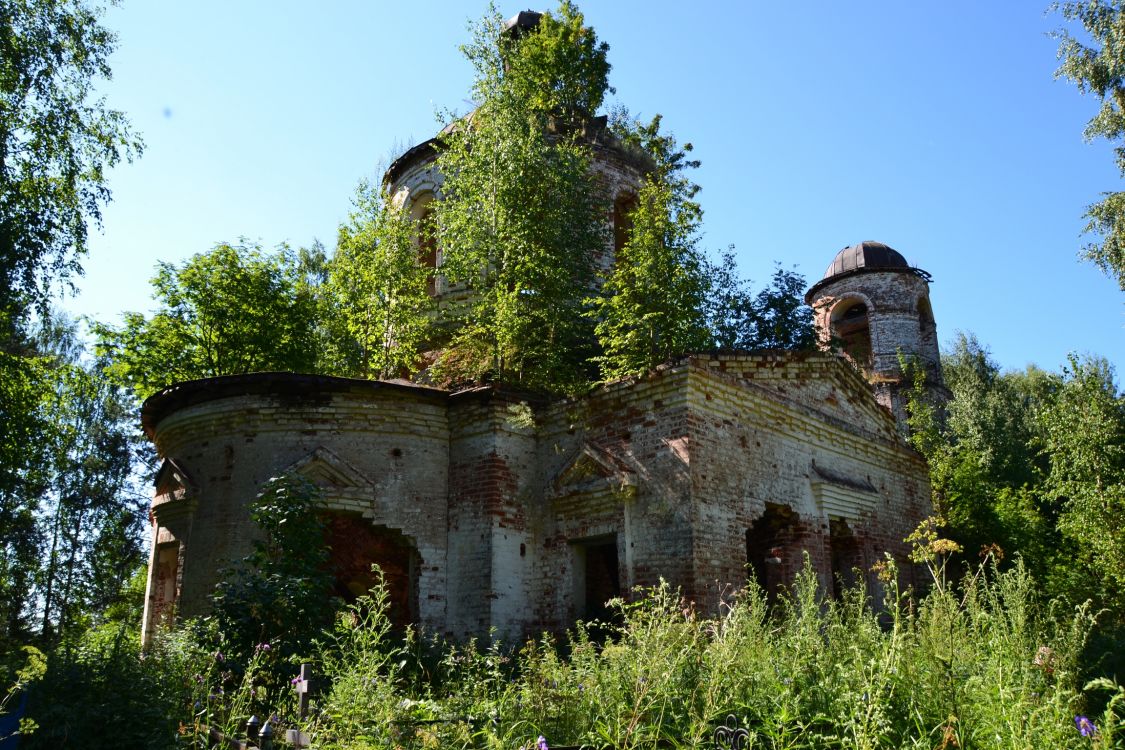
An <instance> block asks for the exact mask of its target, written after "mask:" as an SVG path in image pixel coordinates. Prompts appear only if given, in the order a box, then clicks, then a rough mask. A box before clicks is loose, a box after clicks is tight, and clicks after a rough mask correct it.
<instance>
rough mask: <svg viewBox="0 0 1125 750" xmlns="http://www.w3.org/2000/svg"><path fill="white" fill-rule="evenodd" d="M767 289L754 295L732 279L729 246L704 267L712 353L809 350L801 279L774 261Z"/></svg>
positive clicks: (809, 322)
mask: <svg viewBox="0 0 1125 750" xmlns="http://www.w3.org/2000/svg"><path fill="white" fill-rule="evenodd" d="M774 265H775V268H774V272H773V276H772V277H771V279H770V285H769V286H768V287H766V288H764V289H761V290H759V291H758V292H757V293H756V294H755V293H754V292H753V291H752V290H751V288H750V283H749V282H748V281H746V280H745V279H742V278H740V277H739V276H738V273H737V269H736V268H735V262H734V251H733V248H731V249H729V250H727V251H726V252H724V253H723V254H722V255H721V256H720V259H719V263H717V264H709V265H708V274H707V275H708V277H709V278H710V280H711V289H710V292H709V294H708V298H707V319H708V325H709V327H710V328H711V332H712V337H713V339H714V346H715V348H717V349H740V350H754V349H785V350H789V351H796V350H803V349H812V348H813V347H815V346H816V329H815V327H814V326H813V312H812V308H811V307H809V306H808V305H806V304H805V302H804V293H805V287H806V286H807V285H806V283H805V277H804V276H802V275H801V274H800V273H798V272H797V271H796V270H795V269H786V268H783V267H782V265H781V264H780V263H775V264H774Z"/></svg>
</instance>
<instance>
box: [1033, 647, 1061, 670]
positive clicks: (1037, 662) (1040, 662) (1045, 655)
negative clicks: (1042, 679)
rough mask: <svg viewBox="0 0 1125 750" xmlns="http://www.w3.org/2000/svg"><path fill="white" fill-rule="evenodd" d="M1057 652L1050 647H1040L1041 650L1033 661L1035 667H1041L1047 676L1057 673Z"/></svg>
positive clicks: (1036, 653)
mask: <svg viewBox="0 0 1125 750" xmlns="http://www.w3.org/2000/svg"><path fill="white" fill-rule="evenodd" d="M1054 661H1055V652H1054V651H1053V650H1052V649H1051V647H1050V646H1040V647H1039V650H1038V651H1036V652H1035V658H1034V659H1032V660H1031V663H1032V665H1033V666H1036V667H1039V668H1040V669H1042V670H1043V671H1044V672H1046V673H1047V674H1051V673H1052V672H1054V671H1055V667H1054Z"/></svg>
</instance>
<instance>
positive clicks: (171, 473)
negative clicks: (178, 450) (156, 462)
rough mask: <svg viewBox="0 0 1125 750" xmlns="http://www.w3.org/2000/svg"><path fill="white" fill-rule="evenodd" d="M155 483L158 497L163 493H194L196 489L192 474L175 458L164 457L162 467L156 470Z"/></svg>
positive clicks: (180, 494)
mask: <svg viewBox="0 0 1125 750" xmlns="http://www.w3.org/2000/svg"><path fill="white" fill-rule="evenodd" d="M153 484H154V485H155V492H154V494H155V495H156V496H157V497H160V496H161V495H173V496H184V495H194V494H195V491H196V484H195V482H194V481H192V478H191V475H190V474H188V473H187V471H186V470H185V469H184V468H183V466H182V465H181V464H180V462H179V461H178V460H176V459H174V458H165V459H164V461H163V462H162V463H161V464H160V468H159V469H157V471H156V478H155V479H154V480H153Z"/></svg>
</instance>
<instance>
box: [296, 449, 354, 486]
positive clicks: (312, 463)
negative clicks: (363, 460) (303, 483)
mask: <svg viewBox="0 0 1125 750" xmlns="http://www.w3.org/2000/svg"><path fill="white" fill-rule="evenodd" d="M286 473H294V474H300V475H301V476H302V477H304V478H305V479H308V480H309V481H310V482H312V483H313V484H315V485H318V486H320V487H323V488H325V489H329V490H342V489H355V488H368V487H371V480H369V479H368V478H367V477H366V476H364V474H363V472H361V471H360V470H359V469H357V468H355V467H354V466H352V465H351V464H349V463H348V462H347V461H345V460H344V459H342V458H340V457H339V456H337V455H336V454H335V453H333V452H332V451H330V450H328V449H327V448H324V447H320V448H317V449H316V450H315V451H313V452H312V453H310V454H309V455H307V456H305V457H304V458H302V459H301V460H300V461H297V462H296V463H294V464H293V465H291V466H290V467H289V468H288V469H286Z"/></svg>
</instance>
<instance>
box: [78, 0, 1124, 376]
mask: <svg viewBox="0 0 1125 750" xmlns="http://www.w3.org/2000/svg"><path fill="white" fill-rule="evenodd" d="M580 5H581V8H582V10H583V11H584V13H585V14H586V18H587V21H588V23H589V24H591V25H592V26H593V27H594V28H595V29H596V31H597V33H598V35H599V37H600V38H601V39H603V40H605V41H607V42H608V43H609V44H610V61H611V63H612V64H613V70H612V72H611V77H610V81H611V84H612V85H614V86H615V87H616V89H617V94H616V96H615V97H614V98H613V99H614V101H615V102H617V103H621V104H624V105H625V106H627V107H629V109H630V110H631V111H632V112H633V113H634V114H636V115H640V116H642V117H645V118H647V117H649V116H651V115H653V114H655V113H662V114H663V115H664V123H665V125H666V126H667V127H668V128H669V129H670V130H672V131H673V132H675V133H676V135H677V136H678V137H679V138H680V140H681V141H690V142H691V143H693V144H694V145H695V149H696V150H695V154H696V156H697V157H698V158H700V159H702V161H703V166H702V168H701V169H699V170H698V171H697V173H696V178H697V182H699V183H700V184H701V185H702V186H703V192H702V193H701V194H700V197H701V199H702V202H703V206H704V209H705V211H706V216H705V230H706V235H705V238H704V242H705V244H706V245H707V247H709V248H711V249H713V250H719V249H722V248H725V247H726V246H727V245H730V244H733V245H735V247H736V249H737V253H738V257H739V260H740V267H741V268H742V270H743V272H744V274H745V275H747V276H749V277H750V278H752V279H754V280H755V281H756V282H758V283H759V284H761V283H764V282H765V281H767V280H768V278H769V275H770V273H771V270H772V263H773V261H774V260H779V261H782V262H783V263H785V264H786V265H794V264H795V265H796V266H797V267H798V270H800V271H801V272H802V273H804V274H805V276H806V277H807V278H808V280H809V282H810V283H811V282H813V281H815V280H816V279H818V278H820V276H821V274H822V273H823V272H824V269H825V267H826V266H827V265H828V263H829V262H830V261H831V260H832V257H833V256H834V255H835V253H836V252H837V251H838V250H839V249H840V248H842V247H844V246H845V245H850V244H853V243H855V242H858V241H860V240H865V239H871V240H878V241H882V242H885V243H887V244H889V245H891V246H892V247H894V248H896V249H897V250H899V251H900V252H902V253H903V254H904V255H905V256H906V257H907V259H908V260H910V261H911V262H912V263H913V264H914V265H917V266H919V267H921V268H924V269H926V270H927V271H929V272H931V273H932V274H933V276H934V284H933V287H932V297H933V303H934V313H935V316H936V318H937V323H938V331H939V335H940V337H941V340H942V343H943V348H944V345H945V344H946V342H948V341H949V340H950V339H951V338H952V336H953V335H954V333H955V331H957V330H964V331H969V332H973V333H975V334H976V335H977V336H978V337H979V338H980V339H981V341H982V342H984V343H985V344H986V345H987V346H988V347H989V348H990V349H991V350H992V352H993V354H994V356H995V357H996V359H997V360H998V361H999V362H1000V363H1001V364H1002V365H1003V366H1005V367H1009V368H1022V367H1023V366H1024V365H1026V364H1027V363H1030V362H1034V363H1036V364H1039V365H1040V366H1043V367H1046V368H1048V369H1052V370H1053V369H1056V368H1057V367H1059V366H1060V365H1061V364H1062V363H1063V362H1064V361H1065V358H1066V355H1067V353H1068V352H1071V351H1076V352H1091V353H1096V354H1100V355H1103V356H1105V357H1107V358H1108V359H1109V360H1110V361H1111V362H1113V363H1114V364H1116V365H1121V364H1122V363H1123V362H1125V329H1123V325H1125V315H1123V312H1125V308H1123V307H1122V301H1123V296H1122V294H1121V293H1120V292H1119V291H1118V290H1117V287H1116V285H1115V284H1114V283H1113V282H1112V281H1110V280H1109V279H1107V278H1106V277H1104V276H1103V275H1101V273H1100V272H1099V271H1098V270H1097V269H1096V268H1094V267H1093V266H1092V265H1090V264H1088V263H1084V262H1079V260H1078V259H1077V251H1078V249H1079V248H1080V246H1081V245H1082V243H1083V239H1082V238H1081V236H1080V233H1081V229H1082V226H1083V223H1084V222H1083V220H1082V213H1083V211H1084V208H1085V206H1086V205H1087V204H1088V203H1090V202H1092V201H1094V200H1096V199H1097V197H1098V195H1099V193H1101V192H1102V191H1107V190H1118V189H1121V180H1120V177H1119V176H1118V174H1117V172H1116V169H1115V167H1114V165H1113V159H1112V153H1111V147H1110V146H1109V145H1108V144H1105V143H1095V144H1086V143H1084V142H1083V140H1082V137H1081V133H1082V129H1083V126H1084V123H1085V122H1086V120H1087V119H1088V118H1089V117H1090V115H1091V114H1092V113H1093V112H1094V110H1095V108H1096V102H1095V100H1094V99H1093V98H1091V97H1081V96H1080V95H1079V93H1078V91H1077V89H1076V88H1074V87H1073V86H1072V85H1070V84H1068V83H1065V82H1063V81H1055V80H1054V79H1053V71H1054V68H1055V66H1056V61H1055V48H1056V44H1055V42H1054V41H1053V40H1051V39H1050V38H1048V36H1047V33H1048V32H1049V31H1051V30H1052V29H1054V28H1057V27H1058V26H1059V25H1060V24H1061V19H1060V18H1059V17H1058V16H1047V15H1045V13H1044V7H1043V6H1045V5H1046V2H1045V0H1044V2H1043V3H1042V5H1041V4H1040V3H1039V2H1038V1H1037V0H1032V1H1031V2H1000V3H984V2H946V3H932V4H929V3H927V4H923V3H883V2H857V3H840V2H809V3H764V2H737V3H735V2H729V3H718V2H696V3H691V4H688V3H683V2H675V3H673V2H663V1H652V0H647V1H645V2H640V1H638V2H624V1H623V0H612V1H611V0H598V1H589V2H584V3H581V4H580ZM523 7H524V6H516V5H513V6H504V5H501V6H500V10H501V11H502V12H503V13H504V14H505V15H513V14H514V13H516V12H517V11H518V10H521V9H522V8H523ZM550 7H553V6H550ZM485 9H486V6H485V5H484V4H483V3H482V4H479V5H478V4H476V3H466V2H428V1H426V0H416V1H415V2H410V3H402V2H359V1H356V2H332V1H328V2H324V3H321V4H320V7H318V8H316V9H313V8H312V7H311V6H310V5H309V4H307V3H297V2H280V1H279V2H251V1H250V0H240V1H238V2H231V1H230V0H224V1H223V2H213V1H210V0H199V1H197V2H193V3H168V2H150V1H148V0H144V1H142V0H125V2H124V3H123V4H122V5H121V6H120V7H117V8H111V9H110V11H109V13H108V14H107V16H106V24H107V25H108V26H109V27H111V28H113V29H115V30H116V31H117V32H118V34H119V48H118V51H117V52H116V53H115V55H114V56H113V58H112V65H113V69H114V80H113V81H112V82H111V83H109V84H107V85H105V86H104V87H103V90H104V93H105V94H106V96H107V98H108V102H109V104H110V105H111V106H113V107H115V108H118V109H122V110H124V111H125V112H127V113H128V115H129V116H130V118H131V120H132V122H133V124H134V126H135V127H136V129H137V130H138V131H140V133H141V134H142V135H143V137H144V139H145V141H146V143H147V149H146V151H145V154H144V156H143V157H142V158H141V159H140V160H138V161H137V162H135V163H133V164H131V165H123V166H121V167H120V168H118V169H115V170H114V171H113V172H112V173H111V174H110V186H111V188H112V189H113V194H114V199H113V202H112V204H110V205H109V207H108V208H107V209H106V211H105V221H104V231H102V232H101V233H98V234H96V236H94V237H93V239H92V242H91V250H90V255H89V257H88V258H87V259H86V261H85V267H86V276H85V278H83V279H80V280H79V285H80V288H81V294H80V295H79V296H78V297H77V298H74V299H71V300H69V301H68V302H67V303H66V307H67V308H68V309H69V310H71V311H72V312H74V313H76V314H83V315H89V316H92V317H94V318H97V319H99V320H104V321H109V322H117V321H119V319H120V314H121V313H122V312H123V311H126V310H137V311H145V312H147V311H149V310H150V309H151V307H152V304H153V303H152V301H151V299H150V296H149V294H150V291H149V285H148V279H149V278H150V277H151V276H152V274H153V269H154V267H155V264H156V262H157V261H159V260H165V261H172V262H179V261H181V260H183V259H185V258H187V257H189V256H190V255H192V254H194V253H198V252H201V251H205V250H207V249H209V248H210V247H211V246H213V245H214V244H215V243H217V242H219V241H224V240H234V239H236V238H237V237H239V236H240V235H244V236H247V237H249V238H251V239H254V240H259V241H261V242H262V243H263V244H264V245H266V246H273V245H276V244H277V243H280V242H283V241H285V242H290V243H292V244H293V245H296V246H299V245H304V244H308V243H310V242H311V241H312V240H313V239H314V238H319V239H320V240H321V241H323V242H324V243H325V244H326V245H327V246H328V247H329V248H332V247H333V246H334V244H335V235H336V227H337V225H338V224H339V223H340V221H341V220H342V219H343V218H344V217H345V215H346V213H347V211H348V209H349V201H350V198H351V195H352V193H353V191H354V188H355V185H356V183H357V182H358V181H359V180H360V179H361V178H364V177H373V176H375V175H376V168H377V166H378V165H379V164H381V163H386V161H387V160H388V158H389V157H391V156H393V152H394V151H395V149H396V145H397V146H399V147H400V148H399V150H401V146H402V145H403V144H410V143H416V142H418V141H421V140H424V139H425V138H427V137H429V136H430V135H432V134H433V132H434V131H435V130H436V128H437V127H438V125H437V121H436V118H435V113H436V112H437V111H438V110H439V109H442V108H452V109H455V110H459V111H461V112H464V111H466V110H467V109H469V108H470V104H469V103H468V102H467V101H466V97H467V95H468V89H469V83H470V78H471V74H470V70H469V68H468V65H467V64H466V63H465V62H464V61H463V59H462V58H461V56H460V53H459V51H458V49H457V46H458V44H460V43H462V42H464V41H466V40H467V38H468V33H467V30H466V26H467V23H468V21H469V20H470V19H473V18H477V17H479V16H480V15H482V14H483V13H484V11H485ZM535 9H537V10H542V9H544V8H542V7H536V8H535Z"/></svg>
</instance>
